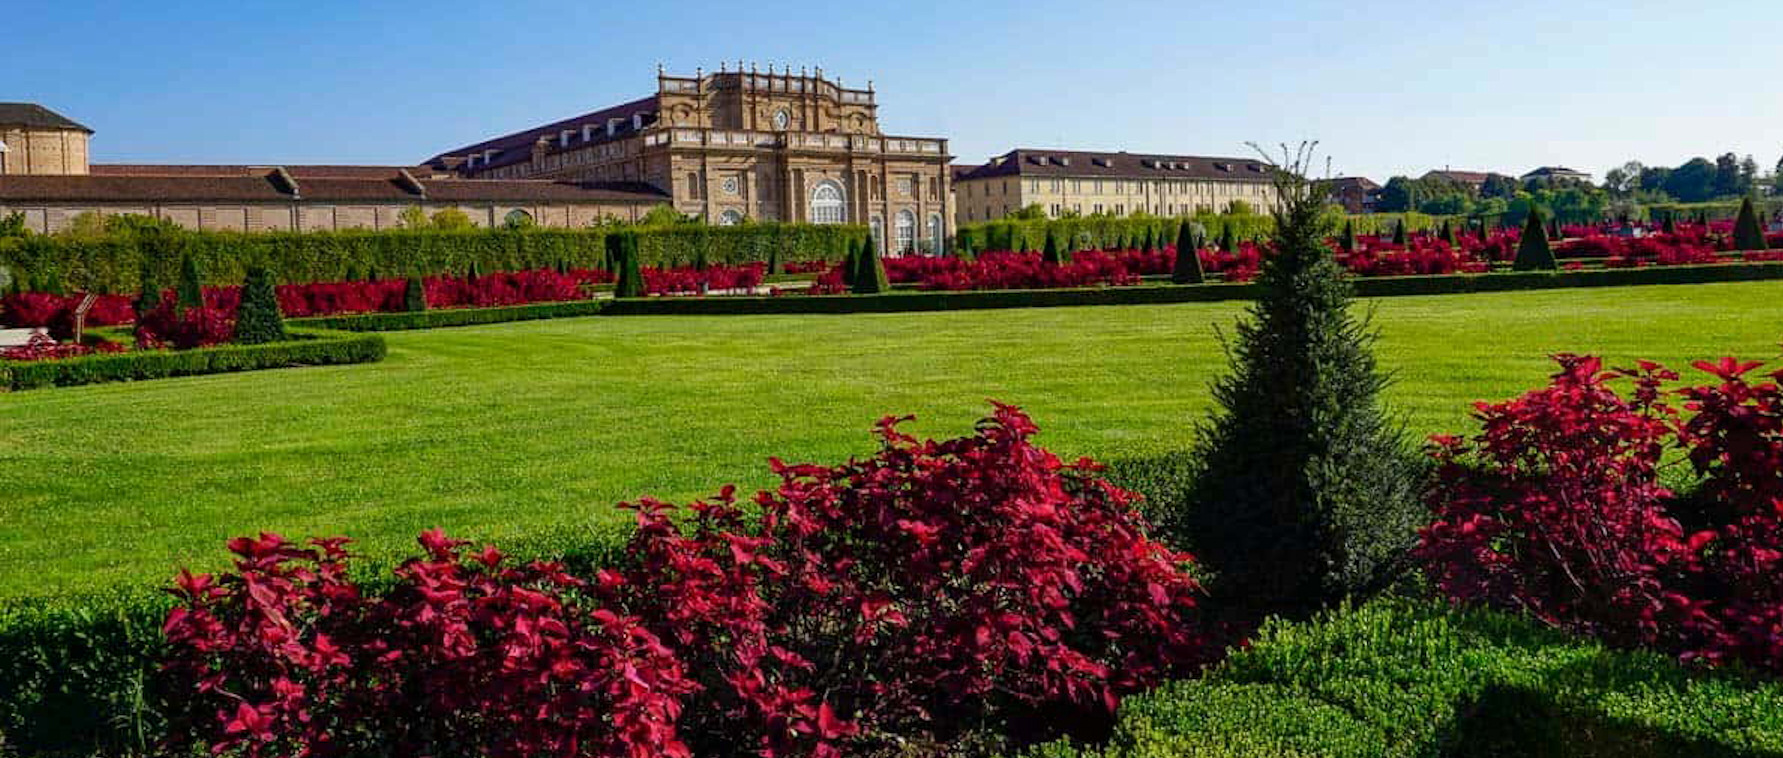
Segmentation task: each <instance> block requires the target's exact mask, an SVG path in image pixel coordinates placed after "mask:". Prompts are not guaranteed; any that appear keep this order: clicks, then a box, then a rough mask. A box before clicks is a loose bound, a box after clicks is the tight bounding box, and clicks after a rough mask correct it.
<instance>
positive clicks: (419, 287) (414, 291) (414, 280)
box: [402, 274, 427, 313]
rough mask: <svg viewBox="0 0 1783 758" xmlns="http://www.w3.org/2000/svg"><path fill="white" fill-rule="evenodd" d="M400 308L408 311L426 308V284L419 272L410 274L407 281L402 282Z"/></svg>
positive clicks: (417, 311) (416, 311) (413, 311)
mask: <svg viewBox="0 0 1783 758" xmlns="http://www.w3.org/2000/svg"><path fill="white" fill-rule="evenodd" d="M402 309H403V310H405V311H408V312H410V313H419V312H421V311H424V310H427V284H426V283H425V282H424V281H422V278H421V275H420V274H410V275H409V280H408V282H406V283H404V284H403V289H402Z"/></svg>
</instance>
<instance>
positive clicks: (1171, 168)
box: [953, 149, 1275, 224]
mask: <svg viewBox="0 0 1783 758" xmlns="http://www.w3.org/2000/svg"><path fill="white" fill-rule="evenodd" d="M1270 170H1271V169H1270V167H1269V166H1268V165H1266V164H1263V163H1261V162H1259V161H1258V160H1257V159H1254V158H1253V159H1249V160H1247V159H1243V158H1209V157H1199V156H1176V155H1137V154H1132V153H1125V152H1120V153H1095V152H1083V151H1068V150H1026V149H1018V150H1012V151H1010V152H1008V153H1005V154H1003V155H1000V156H997V157H995V158H992V159H991V160H990V162H988V163H985V164H984V165H982V166H959V167H955V171H954V180H953V184H954V192H955V196H956V197H955V204H956V207H957V209H958V211H957V212H958V215H957V217H956V219H955V221H956V223H959V224H969V223H977V222H983V221H995V220H997V219H1000V218H1003V217H1005V216H1008V215H1009V214H1011V213H1014V212H1015V211H1018V210H1021V209H1022V208H1025V207H1027V206H1029V205H1039V206H1040V207H1041V209H1042V210H1044V211H1045V213H1046V215H1047V217H1048V218H1060V217H1062V216H1069V215H1079V216H1091V215H1097V214H1106V215H1114V216H1127V215H1131V214H1132V213H1134V212H1135V211H1144V212H1146V213H1150V214H1152V215H1155V216H1186V215H1190V214H1194V213H1200V212H1218V211H1224V210H1227V209H1228V208H1230V207H1231V206H1232V203H1233V201H1242V202H1244V203H1245V204H1247V205H1249V206H1250V207H1251V208H1252V209H1253V210H1255V211H1259V212H1263V211H1268V210H1270V209H1271V208H1274V207H1275V186H1274V184H1273V183H1272V181H1271V174H1270Z"/></svg>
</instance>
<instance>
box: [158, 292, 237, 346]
mask: <svg viewBox="0 0 1783 758" xmlns="http://www.w3.org/2000/svg"><path fill="white" fill-rule="evenodd" d="M234 336H235V311H234V310H233V309H231V310H223V309H220V308H215V307H208V306H207V307H202V308H180V307H178V306H176V305H175V304H174V303H173V302H172V301H168V300H164V301H162V303H161V305H160V306H159V307H157V308H156V309H155V310H153V311H150V312H148V313H145V314H143V315H142V316H141V317H140V318H139V319H137V322H136V344H137V346H138V347H140V348H144V349H155V348H164V347H170V348H174V349H177V350H191V349H193V348H199V347H209V346H211V345H221V344H223V343H225V342H228V341H229V340H230V339H231V338H233V337H234Z"/></svg>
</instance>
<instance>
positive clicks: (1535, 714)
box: [1029, 599, 1783, 758]
mask: <svg viewBox="0 0 1783 758" xmlns="http://www.w3.org/2000/svg"><path fill="white" fill-rule="evenodd" d="M1029 755H1030V756H1032V757H1034V758H1091V757H1092V756H1093V757H1098V758H1164V757H1165V756H1203V757H1205V758H1214V757H1216V756H1218V757H1221V758H1238V757H1240V756H1243V757H1246V758H1264V757H1265V756H1267V757H1269V758H1276V757H1278V756H1303V757H1306V758H1311V757H1312V756H1320V757H1321V758H1351V757H1353V758H1381V757H1383V756H1386V757H1391V756H1455V757H1457V758H1473V757H1475V756H1479V757H1481V758H1483V757H1484V756H1508V755H1517V756H1553V757H1555V758H1560V757H1566V758H1587V757H1590V758H1645V757H1648V756H1651V757H1652V758H1659V757H1660V756H1681V755H1715V756H1783V684H1779V683H1777V682H1772V681H1760V680H1757V679H1755V678H1752V677H1748V676H1746V675H1743V674H1741V673H1739V672H1731V671H1723V672H1713V673H1707V672H1694V671H1690V670H1687V669H1685V668H1683V667H1681V666H1679V665H1678V664H1676V663H1675V662H1673V661H1672V660H1671V659H1669V658H1666V657H1664V656H1660V655H1657V654H1652V653H1644V652H1617V651H1611V650H1608V649H1606V648H1604V647H1603V646H1601V645H1600V644H1598V643H1596V642H1589V641H1583V640H1579V639H1575V638H1571V637H1568V636H1566V635H1564V634H1561V633H1559V632H1555V631H1553V630H1550V629H1546V628H1542V627H1538V626H1536V625H1535V624H1533V623H1531V622H1528V621H1525V620H1523V619H1520V618H1516V617H1511V616H1505V615H1501V614H1494V613H1487V612H1478V611H1451V610H1448V609H1447V608H1444V607H1440V606H1435V605H1430V604H1423V603H1416V602H1412V601H1406V600H1398V599H1387V600H1380V601H1375V602H1373V603H1370V604H1368V605H1366V606H1363V607H1362V608H1359V609H1351V610H1344V611H1340V612H1337V613H1334V614H1331V615H1327V616H1325V617H1323V618H1321V619H1319V620H1318V621H1316V622H1313V623H1309V624H1300V625H1290V624H1283V623H1279V622H1277V623H1275V624H1274V625H1272V626H1270V627H1268V628H1266V629H1265V630H1264V631H1263V633H1262V635H1261V636H1260V637H1259V638H1258V639H1257V640H1256V642H1255V644H1254V645H1253V646H1252V647H1251V648H1250V649H1249V650H1246V651H1244V652H1241V653H1237V654H1235V655H1233V656H1232V657H1231V658H1230V659H1228V660H1227V662H1226V663H1225V664H1222V665H1221V666H1220V667H1218V668H1216V669H1214V670H1213V671H1212V672H1210V673H1208V674H1207V675H1206V676H1204V677H1202V678H1200V679H1195V680H1187V681H1181V682H1176V683H1173V684H1169V685H1166V686H1164V687H1161V688H1159V689H1157V690H1155V691H1153V692H1151V693H1147V694H1145V695H1139V696H1135V697H1131V698H1128V699H1127V700H1126V701H1125V702H1124V703H1123V704H1122V705H1121V710H1120V720H1119V723H1118V724H1117V726H1116V728H1115V732H1114V735H1113V738H1112V739H1111V740H1110V741H1109V742H1108V743H1107V745H1105V746H1102V747H1090V748H1084V747H1076V746H1072V745H1069V744H1065V743H1055V744H1051V745H1046V746H1042V747H1040V748H1037V749H1034V750H1032V751H1030V752H1029Z"/></svg>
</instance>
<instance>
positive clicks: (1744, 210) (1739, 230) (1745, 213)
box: [1733, 197, 1765, 250]
mask: <svg viewBox="0 0 1783 758" xmlns="http://www.w3.org/2000/svg"><path fill="white" fill-rule="evenodd" d="M1733 249H1735V250H1764V249H1765V244H1764V227H1762V226H1760V225H1759V224H1758V210H1757V209H1756V208H1753V207H1752V198H1750V197H1748V198H1746V199H1745V200H1743V201H1741V202H1740V215H1739V217H1738V218H1736V219H1734V222H1733Z"/></svg>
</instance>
